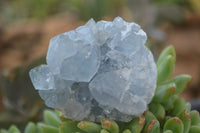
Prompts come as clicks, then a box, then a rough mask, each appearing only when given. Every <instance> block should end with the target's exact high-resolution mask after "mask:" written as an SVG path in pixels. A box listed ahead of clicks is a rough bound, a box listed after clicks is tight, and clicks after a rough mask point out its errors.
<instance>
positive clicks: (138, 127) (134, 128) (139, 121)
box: [128, 115, 145, 133]
mask: <svg viewBox="0 0 200 133" xmlns="http://www.w3.org/2000/svg"><path fill="white" fill-rule="evenodd" d="M144 124H145V117H144V115H141V116H140V117H137V118H135V119H133V120H132V121H131V122H130V123H129V124H128V129H130V131H131V133H140V132H141V131H142V129H143V127H144Z"/></svg>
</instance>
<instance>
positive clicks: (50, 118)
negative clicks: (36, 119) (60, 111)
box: [44, 110, 61, 127]
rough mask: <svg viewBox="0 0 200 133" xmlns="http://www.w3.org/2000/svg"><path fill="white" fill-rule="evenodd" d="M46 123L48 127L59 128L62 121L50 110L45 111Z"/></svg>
mask: <svg viewBox="0 0 200 133" xmlns="http://www.w3.org/2000/svg"><path fill="white" fill-rule="evenodd" d="M44 122H45V123H46V124H47V125H51V126H54V127H59V125H60V124H61V120H60V119H59V117H58V116H57V115H56V113H54V112H53V111H50V110H45V111H44Z"/></svg>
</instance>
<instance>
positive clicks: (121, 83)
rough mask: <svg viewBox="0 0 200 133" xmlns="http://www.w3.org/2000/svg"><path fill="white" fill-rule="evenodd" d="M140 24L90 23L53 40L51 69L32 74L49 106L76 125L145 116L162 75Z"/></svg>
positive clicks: (49, 56) (119, 21)
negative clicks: (143, 114) (158, 76)
mask: <svg viewBox="0 0 200 133" xmlns="http://www.w3.org/2000/svg"><path fill="white" fill-rule="evenodd" d="M146 39H147V36H146V33H145V32H144V31H143V30H142V29H141V28H140V26H139V25H137V24H136V23H128V22H126V21H124V20H123V19H122V18H120V17H117V18H115V19H114V20H113V22H109V21H98V22H95V21H94V20H93V19H91V20H89V21H88V22H87V23H86V24H85V25H84V26H80V27H78V28H77V29H76V30H73V31H69V32H66V33H63V34H60V35H58V36H56V37H54V38H52V39H51V41H50V45H49V49H48V53H47V57H46V60H47V65H41V66H38V67H36V68H33V69H32V70H31V71H30V77H31V80H32V82H33V85H34V87H35V89H37V90H39V94H40V96H41V98H42V99H43V100H44V101H45V103H46V105H47V106H49V107H52V108H56V109H59V110H61V111H63V112H64V114H65V116H66V117H68V118H71V119H74V120H90V121H99V120H100V119H101V118H109V119H113V120H117V121H124V122H128V121H130V120H131V119H132V118H134V117H136V116H139V115H141V114H142V113H143V112H144V111H145V110H146V109H147V104H148V103H149V102H150V101H151V99H152V97H153V95H154V91H155V88H156V80H157V70H156V64H155V62H154V59H153V55H152V53H151V52H150V51H149V50H148V49H147V48H146V47H145V45H144V44H145V42H146Z"/></svg>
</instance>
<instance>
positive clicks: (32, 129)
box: [0, 46, 200, 133]
mask: <svg viewBox="0 0 200 133" xmlns="http://www.w3.org/2000/svg"><path fill="white" fill-rule="evenodd" d="M169 56H170V58H171V57H172V58H173V61H172V62H168V57H169ZM166 62H167V63H166ZM169 63H173V64H171V66H174V63H175V51H174V48H173V47H172V46H170V47H168V48H166V49H165V50H164V52H163V53H162V54H161V57H160V58H159V60H158V62H157V66H158V67H165V68H167V69H170V70H168V71H169V72H171V71H173V70H171V69H173V68H174V67H166V66H165V65H167V64H169ZM162 64H165V65H162ZM159 72H160V73H163V75H162V74H161V75H160V79H158V81H159V83H158V86H157V88H156V92H155V96H154V98H153V100H152V101H151V103H150V104H149V106H148V110H147V111H145V112H144V114H142V115H141V116H140V117H137V118H134V119H133V120H132V121H130V122H128V123H122V122H115V121H113V120H109V119H106V118H104V119H102V120H101V123H94V122H90V121H80V122H77V121H73V120H70V119H68V118H65V117H64V116H62V113H61V112H59V111H51V110H45V111H44V114H43V117H44V121H43V122H39V123H37V124H34V123H32V122H30V123H28V125H27V126H26V127H25V130H24V133H200V117H199V112H197V111H195V110H193V111H191V105H190V103H186V102H185V100H184V99H182V98H180V97H179V96H178V94H179V93H181V92H182V91H183V90H184V89H185V88H186V86H187V85H188V83H189V82H190V81H191V77H190V76H188V75H180V76H177V77H175V78H172V79H169V77H170V76H171V73H170V76H169V75H168V74H166V70H164V69H161V68H160V70H159ZM166 77H167V78H166ZM161 79H162V80H161ZM121 125H123V126H121ZM0 133H20V131H19V130H18V129H17V127H16V126H11V127H10V128H9V129H8V130H5V129H1V130H0Z"/></svg>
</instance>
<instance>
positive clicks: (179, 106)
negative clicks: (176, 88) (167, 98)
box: [170, 98, 185, 116]
mask: <svg viewBox="0 0 200 133" xmlns="http://www.w3.org/2000/svg"><path fill="white" fill-rule="evenodd" d="M184 110H185V100H184V99H183V98H177V99H176V100H175V101H174V108H173V110H172V111H171V113H170V114H171V115H173V116H178V115H180V113H181V112H183V111H184Z"/></svg>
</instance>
